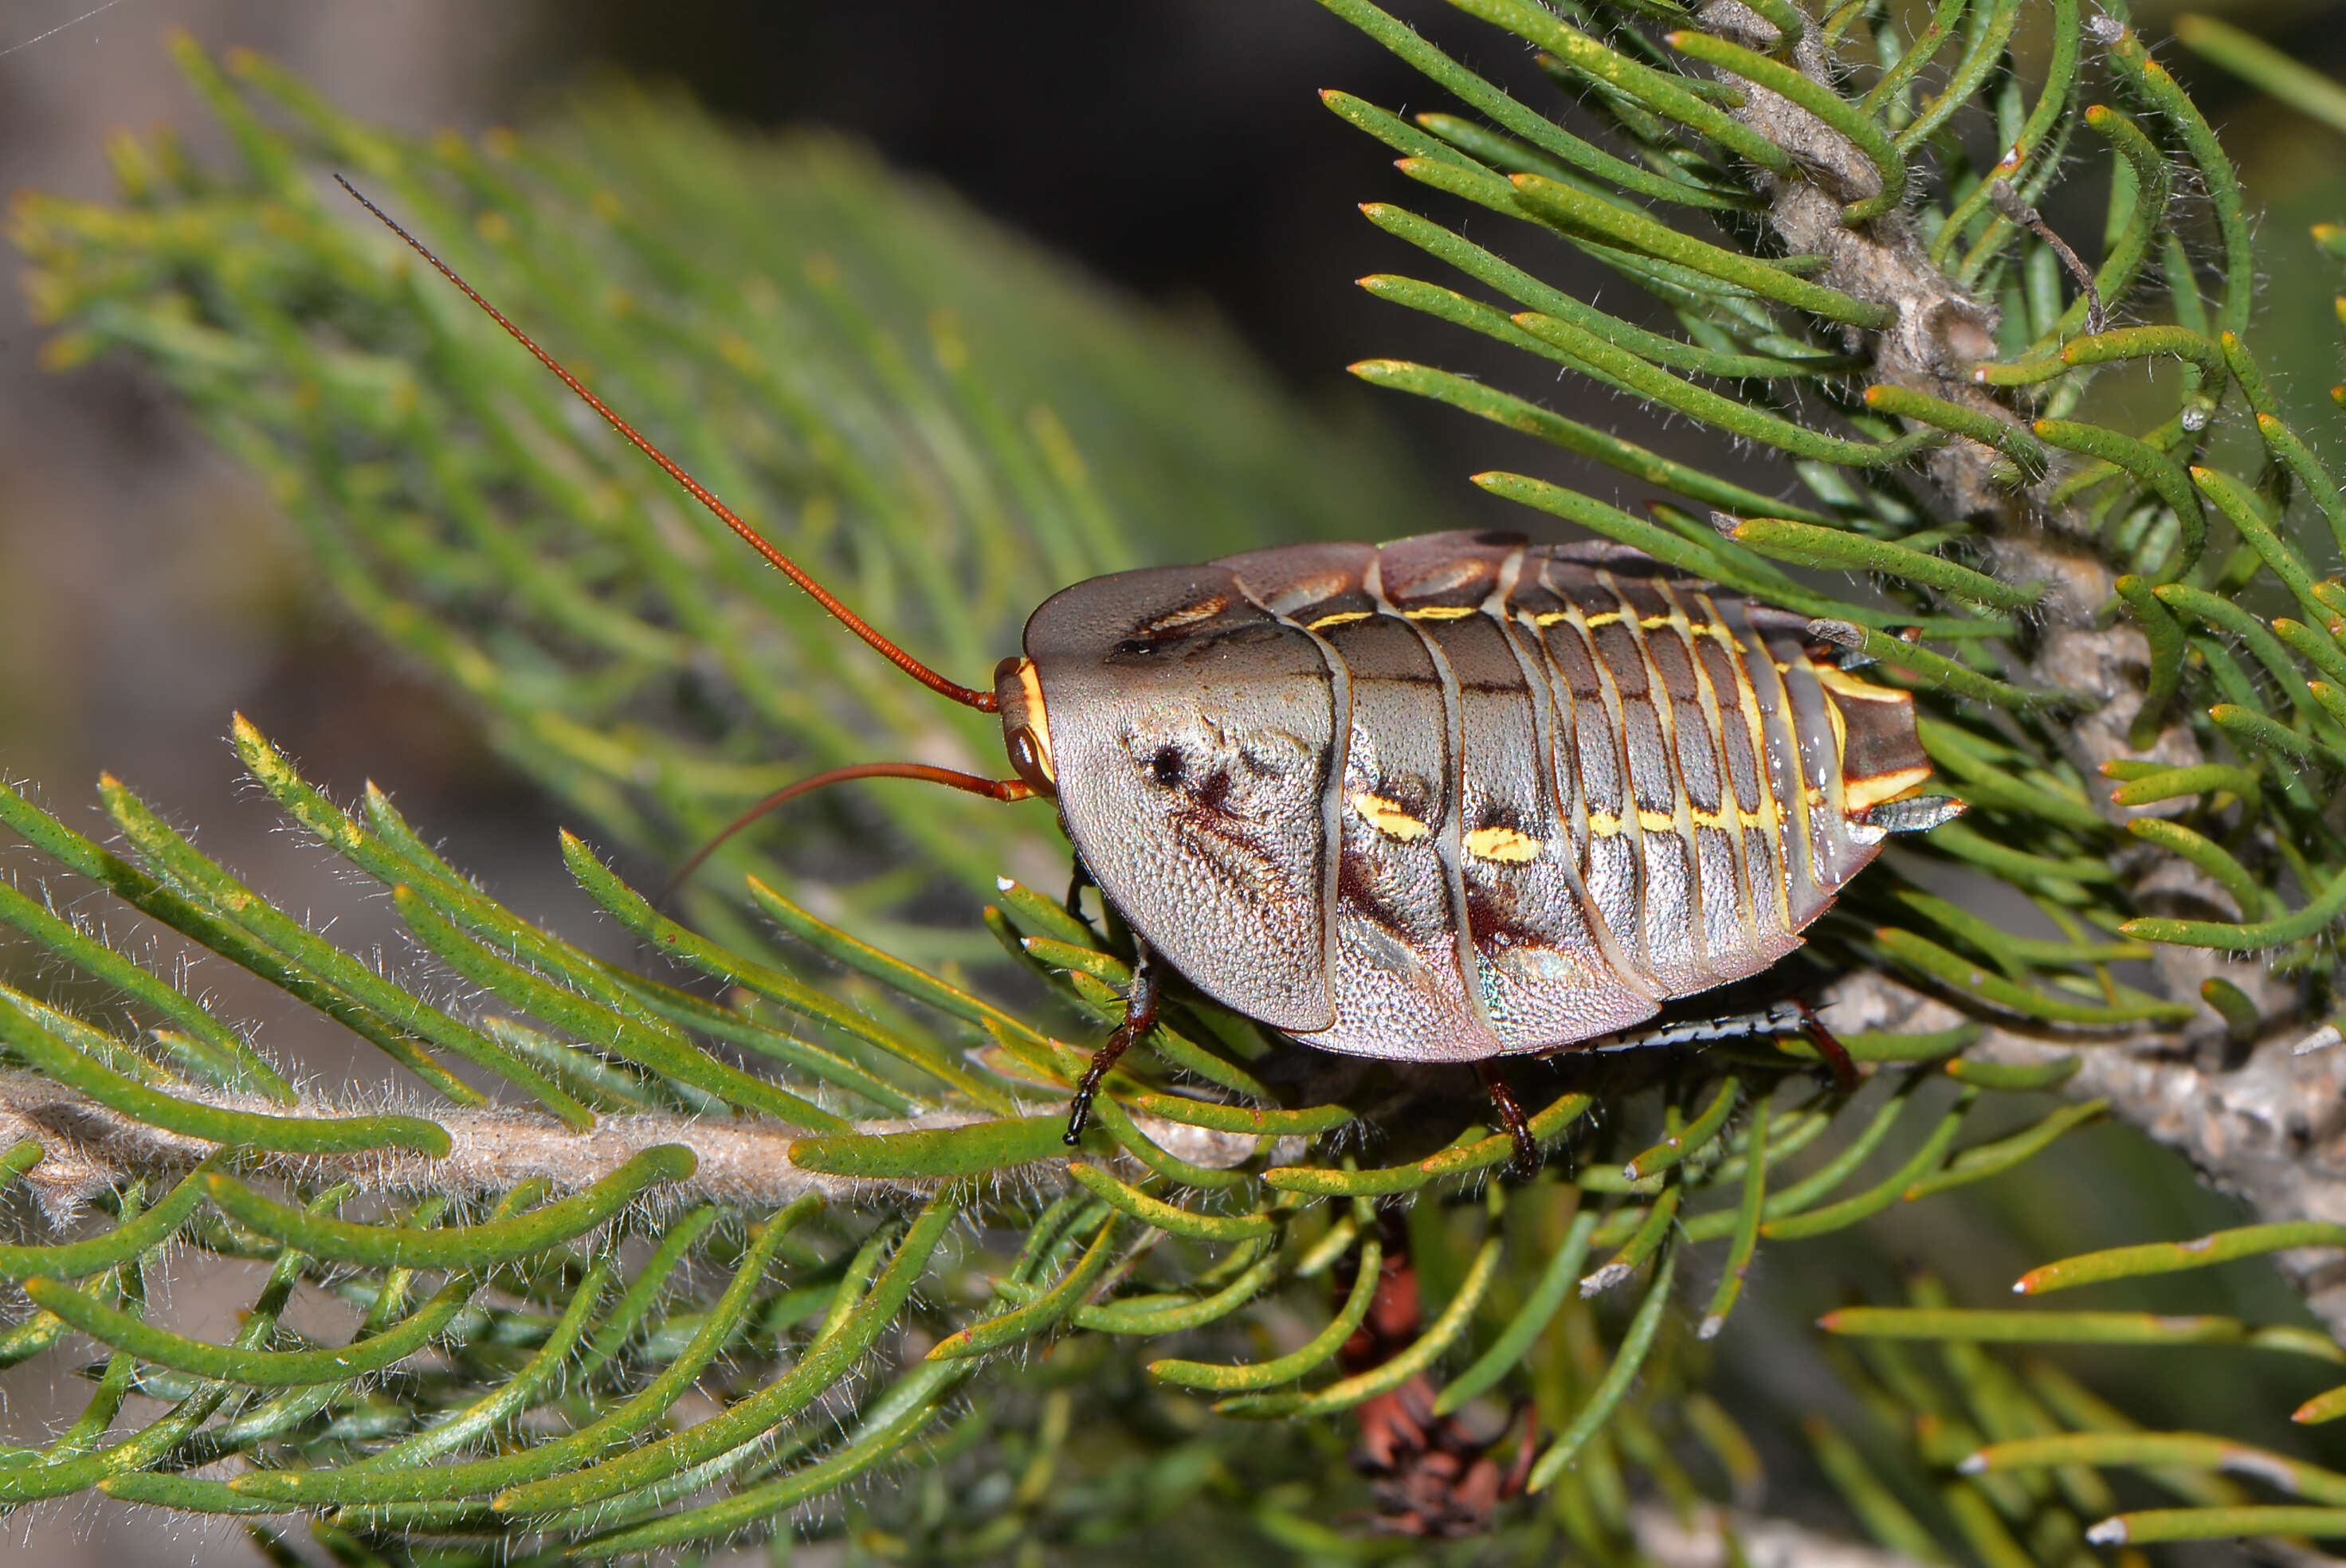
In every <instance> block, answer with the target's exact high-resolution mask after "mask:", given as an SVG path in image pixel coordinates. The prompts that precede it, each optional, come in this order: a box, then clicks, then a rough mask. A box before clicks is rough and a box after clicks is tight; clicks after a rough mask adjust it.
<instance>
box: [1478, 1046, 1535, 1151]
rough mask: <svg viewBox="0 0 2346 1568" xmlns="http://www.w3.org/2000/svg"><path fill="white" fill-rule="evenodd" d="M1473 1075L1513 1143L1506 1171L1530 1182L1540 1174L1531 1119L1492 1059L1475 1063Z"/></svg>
mask: <svg viewBox="0 0 2346 1568" xmlns="http://www.w3.org/2000/svg"><path fill="white" fill-rule="evenodd" d="M1474 1075H1475V1076H1476V1077H1478V1078H1480V1079H1482V1080H1483V1092H1484V1094H1487V1095H1490V1096H1491V1108H1492V1109H1493V1110H1494V1111H1496V1112H1497V1113H1498V1114H1499V1125H1501V1126H1503V1127H1505V1128H1506V1129H1507V1136H1508V1137H1510V1138H1513V1139H1514V1140H1515V1157H1514V1158H1513V1159H1511V1160H1509V1161H1508V1162H1507V1174H1508V1175H1509V1176H1514V1177H1515V1179H1516V1180H1517V1181H1529V1180H1531V1179H1532V1177H1534V1176H1537V1175H1539V1168H1540V1152H1539V1145H1537V1144H1535V1143H1534V1142H1533V1141H1532V1126H1531V1118H1530V1117H1528V1116H1526V1115H1524V1107H1523V1105H1522V1104H1521V1103H1520V1102H1519V1101H1517V1100H1516V1098H1515V1091H1514V1090H1513V1089H1510V1088H1508V1087H1507V1080H1506V1079H1505V1077H1503V1076H1501V1075H1500V1073H1499V1068H1498V1064H1496V1063H1494V1062H1477V1063H1475V1064H1474Z"/></svg>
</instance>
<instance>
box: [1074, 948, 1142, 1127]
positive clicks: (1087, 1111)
mask: <svg viewBox="0 0 2346 1568" xmlns="http://www.w3.org/2000/svg"><path fill="white" fill-rule="evenodd" d="M1133 946H1134V952H1133V960H1132V984H1131V986H1130V987H1129V988H1128V989H1127V991H1126V992H1125V993H1124V1022H1123V1023H1119V1024H1117V1026H1116V1033H1113V1034H1111V1035H1109V1036H1108V1037H1107V1044H1105V1045H1103V1046H1101V1047H1100V1048H1099V1049H1098V1050H1096V1051H1095V1052H1093V1053H1092V1061H1091V1065H1090V1066H1088V1067H1086V1068H1085V1069H1084V1075H1083V1078H1082V1081H1081V1082H1079V1083H1077V1084H1076V1097H1075V1098H1074V1099H1073V1100H1072V1101H1070V1102H1069V1103H1068V1105H1067V1134H1066V1141H1067V1142H1068V1143H1069V1144H1076V1143H1080V1142H1081V1141H1082V1140H1083V1135H1084V1125H1085V1124H1086V1122H1088V1121H1090V1120H1091V1115H1092V1097H1093V1096H1094V1095H1097V1094H1098V1093H1099V1086H1100V1080H1102V1079H1103V1078H1106V1077H1107V1075H1108V1073H1109V1071H1110V1070H1111V1069H1112V1068H1114V1067H1115V1066H1116V1064H1117V1058H1118V1057H1120V1056H1122V1055H1123V1054H1124V1053H1125V1051H1126V1049H1127V1047H1128V1046H1130V1045H1131V1044H1132V1043H1133V1042H1134V1041H1136V1040H1137V1039H1139V1038H1140V1037H1141V1036H1142V1035H1144V1034H1146V1033H1148V1032H1149V1031H1150V1030H1151V1029H1154V1028H1156V1027H1157V1003H1158V998H1159V997H1160V996H1161V995H1162V994H1163V993H1164V990H1165V966H1164V965H1163V964H1162V963H1160V962H1158V958H1157V950H1156V949H1154V948H1152V947H1150V946H1149V945H1148V943H1147V942H1142V941H1140V940H1139V939H1138V938H1137V936H1136V937H1135V938H1134V942H1133Z"/></svg>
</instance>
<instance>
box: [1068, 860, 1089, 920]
mask: <svg viewBox="0 0 2346 1568" xmlns="http://www.w3.org/2000/svg"><path fill="white" fill-rule="evenodd" d="M1095 885H1096V884H1095V883H1094V882H1093V881H1092V869H1091V868H1090V867H1089V866H1086V864H1084V858H1083V856H1081V855H1076V856H1074V857H1072V858H1071V860H1070V861H1069V866H1068V871H1067V912H1068V913H1069V914H1071V915H1073V916H1075V917H1076V919H1077V920H1082V919H1083V918H1084V890H1085V889H1086V888H1088V887H1092V886H1095Z"/></svg>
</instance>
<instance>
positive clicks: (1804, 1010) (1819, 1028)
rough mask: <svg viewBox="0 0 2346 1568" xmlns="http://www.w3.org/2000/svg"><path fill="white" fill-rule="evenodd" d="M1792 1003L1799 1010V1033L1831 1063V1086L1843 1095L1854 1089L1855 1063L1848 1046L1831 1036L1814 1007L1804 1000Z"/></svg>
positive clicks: (1855, 1082) (1855, 1077)
mask: <svg viewBox="0 0 2346 1568" xmlns="http://www.w3.org/2000/svg"><path fill="white" fill-rule="evenodd" d="M1792 1005H1793V1006H1795V1007H1797V1008H1799V1009H1800V1033H1803V1034H1805V1035H1807V1036H1808V1037H1809V1044H1811V1045H1813V1046H1815V1047H1816V1048H1817V1054H1818V1055H1820V1056H1821V1057H1823V1058H1824V1059H1825V1060H1826V1061H1827V1062H1830V1063H1831V1064H1832V1073H1833V1087H1835V1088H1837V1089H1839V1090H1840V1091H1841V1093H1842V1094H1844V1095H1846V1094H1849V1093H1851V1091H1853V1090H1854V1089H1856V1087H1857V1064H1856V1063H1854V1062H1852V1061H1851V1060H1850V1059H1849V1047H1847V1046H1845V1045H1843V1044H1841V1042H1840V1041H1839V1040H1836V1039H1834V1038H1833V1032H1832V1031H1831V1030H1830V1029H1828V1028H1826V1027H1825V1022H1824V1020H1823V1019H1821V1018H1820V1017H1818V1016H1817V1010H1816V1009H1815V1008H1813V1007H1811V1006H1810V1005H1809V1004H1808V1003H1805V1002H1794V1003H1792Z"/></svg>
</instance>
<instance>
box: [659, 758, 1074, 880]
mask: <svg viewBox="0 0 2346 1568" xmlns="http://www.w3.org/2000/svg"><path fill="white" fill-rule="evenodd" d="M849 779H920V780H922V781H923V782H924V783H929V784H943V785H946V786H948V787H949V788H952V789H960V790H963V791H965V792H966V793H968V794H972V795H984V796H985V797H987V798H988V799H994V800H1025V799H1031V798H1032V797H1033V796H1034V793H1035V787H1034V786H1033V785H1032V784H1029V783H1027V782H1026V780H1025V779H985V778H981V777H979V776H978V775H977V774H974V773H956V772H954V770H953V769H950V768H932V767H930V766H929V765H928V764H927V763H925V762H856V763H851V764H850V765H848V766H847V767H845V768H834V769H831V770H830V771H829V772H827V773H817V774H814V775H813V776H812V777H811V778H806V779H800V780H798V782H796V783H794V784H785V785H783V786H782V787H781V788H780V789H777V790H775V791H774V792H773V793H772V794H770V795H769V796H767V797H766V798H765V799H762V800H760V801H759V802H758V803H757V804H756V805H754V806H752V807H750V809H748V810H746V811H744V812H742V813H741V814H740V815H739V817H736V818H734V819H733V820H732V822H731V823H730V824H729V825H728V826H727V828H726V830H724V831H723V832H721V833H719V834H718V835H717V837H715V838H713V839H711V840H709V842H707V843H705V844H703V845H701V846H700V849H699V852H698V853H696V854H695V855H694V856H693V857H692V859H690V860H687V861H685V862H684V868H683V869H682V870H681V871H678V872H677V873H676V875H674V876H672V877H670V878H669V879H668V886H666V887H664V888H662V889H661V890H660V896H659V897H658V900H656V902H658V903H660V904H666V903H667V902H668V900H669V899H670V898H672V897H674V896H675V893H676V890H677V889H678V888H680V887H682V886H683V885H684V884H685V883H687V882H688V881H691V880H692V873H693V872H695V871H699V870H700V868H701V866H702V864H703V863H704V862H705V861H707V860H708V859H709V856H711V855H713V854H715V853H716V852H717V851H718V850H719V848H720V847H721V846H722V845H723V844H724V842H725V840H728V839H729V838H731V837H732V836H733V835H734V834H736V833H738V832H739V831H740V830H742V829H744V828H746V827H748V826H749V825H750V823H752V822H754V821H756V820H758V819H759V818H760V817H762V816H764V815H765V814H766V813H767V812H769V811H770V810H772V809H774V808H775V807H777V806H780V805H785V804H787V803H789V802H790V801H792V800H795V799H798V798H799V797H800V796H801V795H803V794H805V793H806V792H807V791H808V790H810V789H821V788H822V787H823V786H824V785H826V784H844V783H846V782H847V781H848V780H849Z"/></svg>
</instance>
